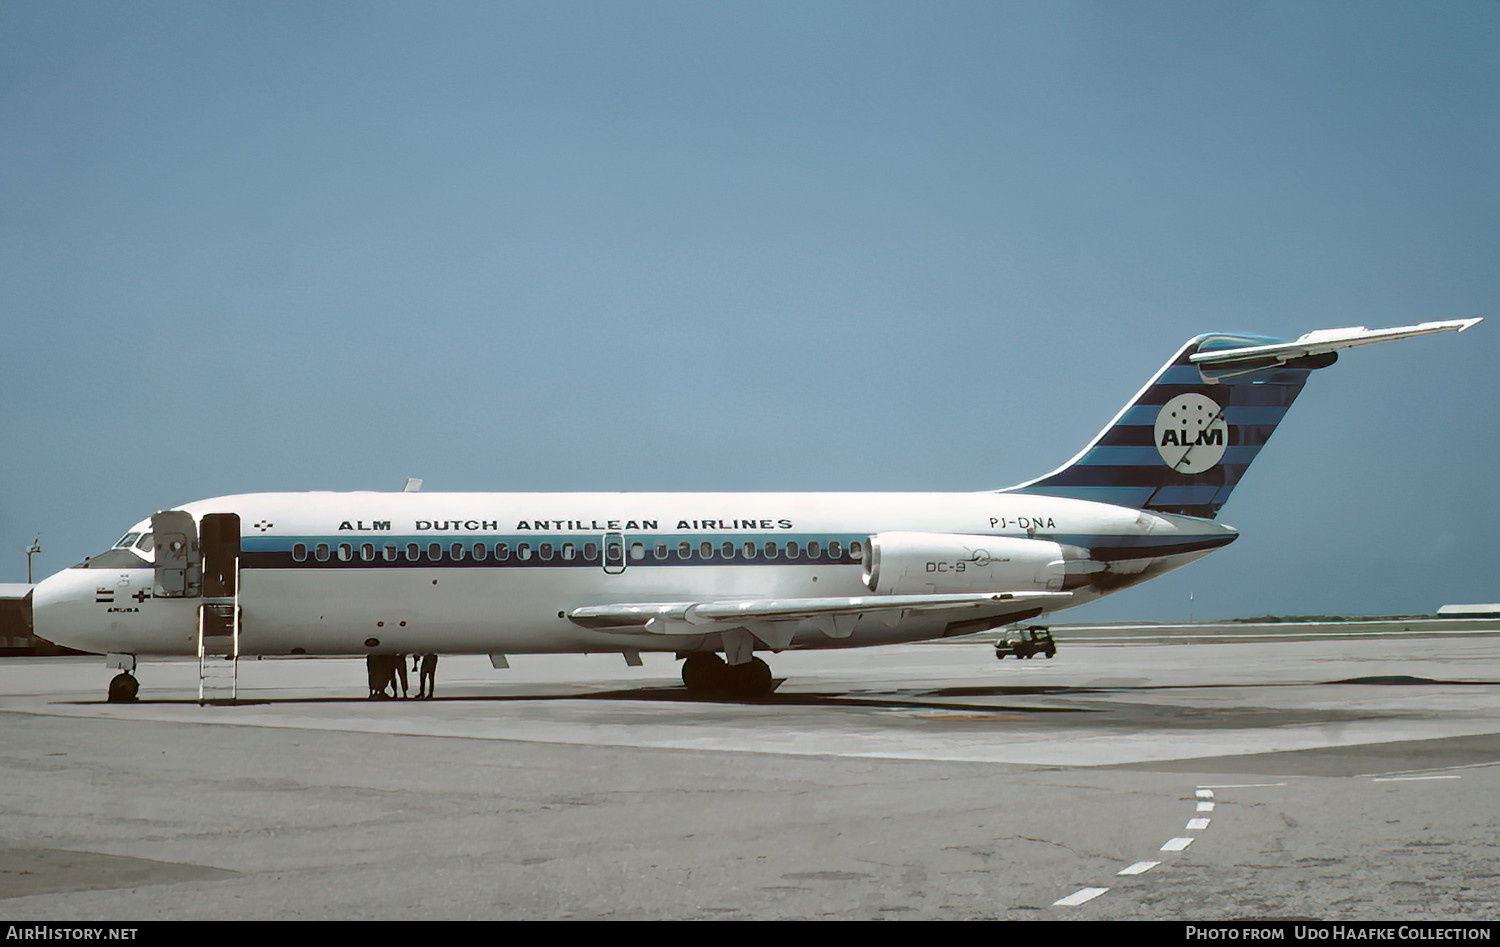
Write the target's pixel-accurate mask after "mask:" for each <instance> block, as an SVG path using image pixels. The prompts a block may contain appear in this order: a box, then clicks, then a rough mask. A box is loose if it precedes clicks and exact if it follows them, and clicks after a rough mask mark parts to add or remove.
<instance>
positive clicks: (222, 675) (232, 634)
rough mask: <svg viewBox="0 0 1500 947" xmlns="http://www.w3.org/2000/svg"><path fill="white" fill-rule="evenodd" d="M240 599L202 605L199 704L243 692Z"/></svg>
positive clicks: (226, 700)
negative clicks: (241, 685) (240, 666)
mask: <svg viewBox="0 0 1500 947" xmlns="http://www.w3.org/2000/svg"><path fill="white" fill-rule="evenodd" d="M236 598H237V597H235V598H229V599H226V600H219V601H212V602H204V603H203V604H201V605H199V606H198V706H200V707H201V706H203V705H204V704H206V703H209V702H215V703H230V702H233V701H234V700H235V699H236V698H237V697H238V695H239V691H238V683H239V682H238V677H239V671H238V667H239V657H240V606H239V602H238V601H236Z"/></svg>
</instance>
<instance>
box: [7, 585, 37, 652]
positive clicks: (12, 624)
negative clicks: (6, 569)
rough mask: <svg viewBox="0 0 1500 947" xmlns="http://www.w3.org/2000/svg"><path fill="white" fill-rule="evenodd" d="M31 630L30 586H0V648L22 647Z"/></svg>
mask: <svg viewBox="0 0 1500 947" xmlns="http://www.w3.org/2000/svg"><path fill="white" fill-rule="evenodd" d="M31 628H32V625H31V586H29V585H0V647H10V648H19V647H23V646H24V645H25V644H26V641H25V639H27V638H30V637H31V635H32V630H31Z"/></svg>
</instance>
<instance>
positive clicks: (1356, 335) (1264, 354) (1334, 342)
mask: <svg viewBox="0 0 1500 947" xmlns="http://www.w3.org/2000/svg"><path fill="white" fill-rule="evenodd" d="M1483 321H1484V320H1483V319H1451V320H1449V321H1447V322H1424V323H1421V324H1420V325H1414V326H1396V327H1394V328H1390V329H1366V328H1365V327H1364V326H1351V327H1349V328H1347V329H1317V330H1315V331H1313V332H1309V333H1307V334H1305V335H1302V336H1300V337H1298V339H1297V341H1295V342H1276V343H1273V344H1270V345H1250V346H1243V347H1240V348H1232V349H1208V350H1207V351H1203V352H1198V353H1196V354H1194V355H1190V356H1188V361H1190V362H1192V363H1193V364H1194V365H1197V366H1198V367H1199V368H1202V369H1209V368H1217V367H1220V366H1223V367H1228V368H1235V367H1238V366H1240V365H1243V364H1245V363H1254V364H1260V363H1262V362H1265V363H1267V364H1270V363H1276V362H1289V361H1291V360H1292V359H1298V358H1306V357H1307V356H1310V355H1326V354H1327V353H1329V352H1333V351H1336V350H1337V349H1347V348H1351V347H1353V346H1356V345H1369V344H1370V343H1372V342H1392V341H1395V340H1396V339H1410V338H1413V337H1415V336H1419V335H1429V334H1431V333H1434V332H1453V331H1458V332H1462V331H1464V330H1465V329H1467V328H1469V327H1470V326H1473V325H1477V324H1478V323H1480V322H1483Z"/></svg>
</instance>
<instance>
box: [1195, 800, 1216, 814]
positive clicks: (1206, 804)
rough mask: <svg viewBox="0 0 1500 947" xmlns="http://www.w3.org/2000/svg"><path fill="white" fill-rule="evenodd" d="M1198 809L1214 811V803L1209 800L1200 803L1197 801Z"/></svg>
mask: <svg viewBox="0 0 1500 947" xmlns="http://www.w3.org/2000/svg"><path fill="white" fill-rule="evenodd" d="M1198 811H1199V812H1212V811H1214V804H1213V803H1211V802H1200V803H1198Z"/></svg>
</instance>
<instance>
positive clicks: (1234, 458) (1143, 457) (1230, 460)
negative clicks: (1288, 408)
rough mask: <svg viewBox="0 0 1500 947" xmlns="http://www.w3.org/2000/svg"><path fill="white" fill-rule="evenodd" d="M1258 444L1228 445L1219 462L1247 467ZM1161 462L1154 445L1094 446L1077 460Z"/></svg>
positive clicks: (1109, 464) (1129, 463)
mask: <svg viewBox="0 0 1500 947" xmlns="http://www.w3.org/2000/svg"><path fill="white" fill-rule="evenodd" d="M1258 450H1260V445H1259V444H1245V445H1242V446H1240V447H1230V448H1228V449H1227V450H1225V451H1224V459H1223V460H1222V461H1220V463H1223V464H1227V465H1230V466H1239V467H1248V466H1250V461H1252V460H1254V459H1255V452H1256V451H1258ZM1161 462H1162V459H1161V454H1160V453H1159V452H1158V451H1157V449H1156V448H1155V447H1152V446H1150V445H1148V446H1146V447H1096V448H1094V449H1093V450H1091V451H1089V452H1088V453H1087V454H1085V455H1084V456H1083V458H1082V459H1081V460H1079V461H1078V465H1079V466H1080V467H1155V466H1156V465H1158V464H1160V463H1161Z"/></svg>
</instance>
